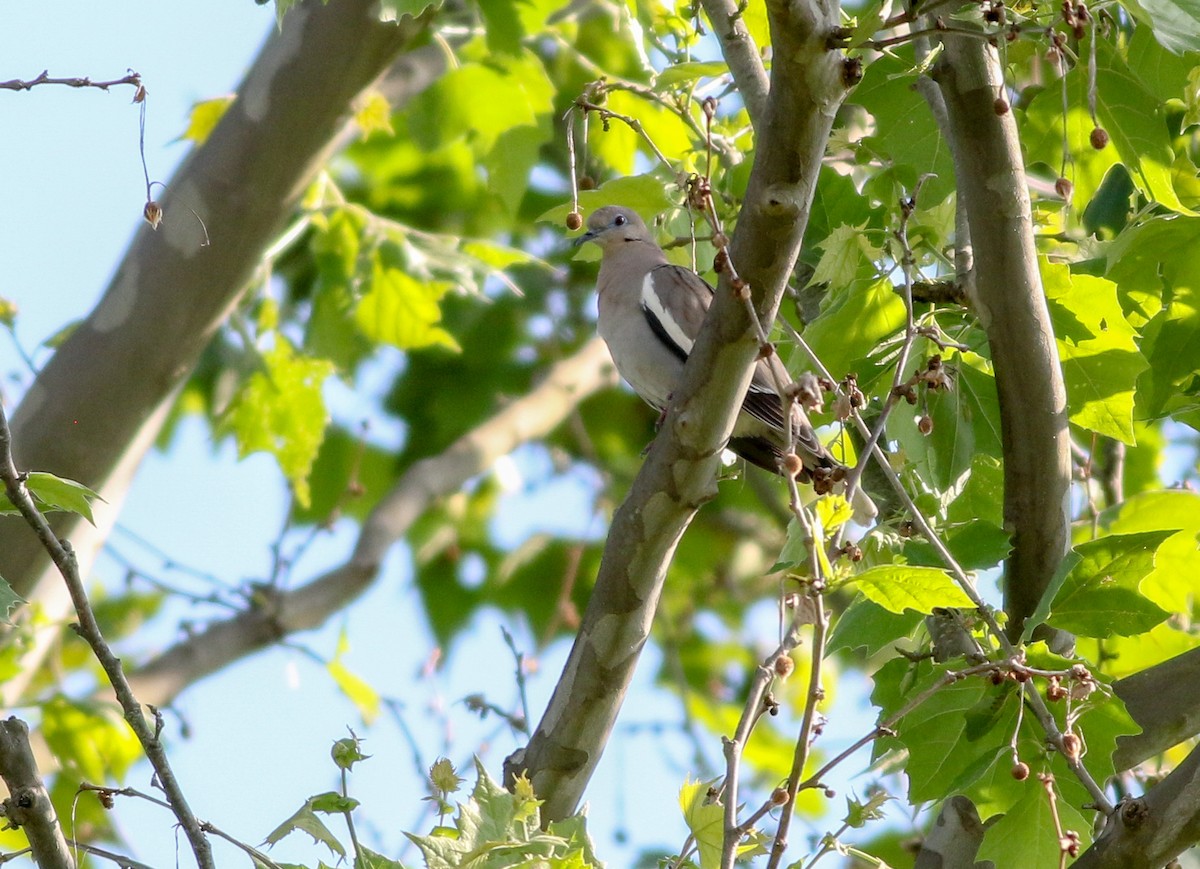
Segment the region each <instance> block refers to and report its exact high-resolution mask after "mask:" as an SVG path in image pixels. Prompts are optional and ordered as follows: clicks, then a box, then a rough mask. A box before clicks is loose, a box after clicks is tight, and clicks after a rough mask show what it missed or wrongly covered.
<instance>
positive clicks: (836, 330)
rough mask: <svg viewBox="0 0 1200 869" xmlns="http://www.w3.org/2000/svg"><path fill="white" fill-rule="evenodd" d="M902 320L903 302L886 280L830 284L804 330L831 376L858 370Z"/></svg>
mask: <svg viewBox="0 0 1200 869" xmlns="http://www.w3.org/2000/svg"><path fill="white" fill-rule="evenodd" d="M904 322H905V313H904V302H903V301H902V300H901V299H900V297H899V296H898V295H897V294H896V291H895V288H894V287H893V286H892V285H891V283H890V282H889V281H887V280H878V281H872V282H870V283H863V282H861V281H855V282H854V283H851V284H850V285H848V286H833V287H831V289H830V293H829V295H828V296H827V297H826V301H825V302H824V303H823V304H822V307H821V315H820V316H819V317H817V319H816V320H814V321H813V322H812V323H810V324H809V326H808V328H806V329H805V330H804V338H805V340H806V341H807V342H808V343H809V344H810V345H811V346H812V347H813V348H814V349H815V350H816V352H817V354H818V355H819V356H820V357H821V359H822V361H823V362H824V363H825V367H827V368H828V369H829V370H830V372H832V373H833V376H834V377H841V376H843V375H844V374H845V373H846V372H848V371H860V370H862V366H863V365H864V360H865V359H866V358H867V357H868V356H870V355H871V352H872V351H873V350H875V349H876V347H877V345H878V344H879V343H880V342H881V341H883V340H884V339H885V338H889V337H891V336H892V335H894V334H895V333H896V331H897V330H898V329H901V328H903V326H904Z"/></svg>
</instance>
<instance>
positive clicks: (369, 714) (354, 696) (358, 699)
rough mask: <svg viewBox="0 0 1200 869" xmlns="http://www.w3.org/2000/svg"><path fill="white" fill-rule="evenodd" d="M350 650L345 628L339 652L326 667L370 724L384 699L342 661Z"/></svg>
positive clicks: (338, 648)
mask: <svg viewBox="0 0 1200 869" xmlns="http://www.w3.org/2000/svg"><path fill="white" fill-rule="evenodd" d="M349 650H350V639H349V637H347V636H346V631H345V630H344V629H343V630H342V632H341V633H340V634H339V635H338V644H337V652H336V653H335V654H334V656H333V660H332V661H330V662H329V663H328V664H326V665H325V669H326V670H327V671H328V672H329V675H330V676H331V677H333V681H334V682H336V683H337V686H338V688H340V689H341V692H342V693H343V694H345V695H346V698H347V699H348V700H349V701H350V702H351V703H353V704H354V706H355V708H356V709H358V714H359V715H361V716H362V720H363V724H367V725H370V724H371V722H373V721H374V720H375V719H376V718H378V717H379V709H380V707H381V706H382V701H381V700H380V699H379V692H378V691H376V690H375V689H374V688H372V687H371V686H370V685H368V684H367V683H366V682H365V681H363V679H361V678H360V677H359V676H356V675H355V674H353V673H351V672H350V670H349V669H347V667H346V665H345V664H343V663H342V658H343V657H344V656H345V654H346V652H348V651H349Z"/></svg>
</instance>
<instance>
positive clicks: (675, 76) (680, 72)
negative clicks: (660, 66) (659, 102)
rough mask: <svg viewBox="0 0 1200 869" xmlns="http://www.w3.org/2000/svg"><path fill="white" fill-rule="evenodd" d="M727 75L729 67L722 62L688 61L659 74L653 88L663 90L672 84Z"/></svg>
mask: <svg viewBox="0 0 1200 869" xmlns="http://www.w3.org/2000/svg"><path fill="white" fill-rule="evenodd" d="M728 73H729V67H728V65H726V63H725V61H723V60H706V61H697V60H689V61H686V62H684V63H676V64H672V65H671V66H668V67H667V68H666V69H664V70H663V71H662V72H660V73H659V74H658V76H657V77H656V78H655V79H654V87H655V88H656V89H659V90H663V89H665V88H668V87H670V86H671V85H673V84H681V83H682V82H691V81H695V80H696V79H698V78H716V77H718V76H722V75H727V74H728Z"/></svg>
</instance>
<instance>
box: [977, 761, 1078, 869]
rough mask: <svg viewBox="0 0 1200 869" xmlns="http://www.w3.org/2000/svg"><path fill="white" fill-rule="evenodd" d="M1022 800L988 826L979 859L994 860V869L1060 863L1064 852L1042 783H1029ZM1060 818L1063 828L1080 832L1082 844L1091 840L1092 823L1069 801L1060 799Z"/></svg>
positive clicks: (1023, 867) (1058, 807)
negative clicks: (1059, 842)
mask: <svg viewBox="0 0 1200 869" xmlns="http://www.w3.org/2000/svg"><path fill="white" fill-rule="evenodd" d="M1023 791H1024V793H1023V795H1022V797H1021V799H1020V800H1019V801H1018V802H1017V804H1016V805H1015V806H1013V807H1012V808H1011V809H1010V810H1009V811H1008V812H1007V813H1005V815H1004V816H1003V817H1001V818H1000V819H999V820H998V821H996V822H995V823H993V824H991V825H990V826H988V827H987V828H986V830H985V832H984V835H983V844H982V845H981V846H980V848H979V853H978V855H977V859H978V860H991V861H992V863H993V865H994V866H995V869H1027V867H1032V866H1058V865H1060V864H1059V856H1060V854H1061V851H1060V850H1059V846H1058V832H1057V827H1056V826H1055V821H1054V817H1055V816H1054V812H1053V811H1052V810H1051V808H1050V799H1049V796H1048V795H1047V794H1046V791H1045V788H1043V787H1042V785H1041V783H1040V782H1034V781H1032V780H1030V781H1028V782H1026V787H1025V788H1024V789H1023ZM1056 805H1057V812H1058V820H1059V822H1060V823H1061V824H1062V826H1063V829H1064V830H1073V831H1075V832H1076V833H1078V834H1079V836H1080V840H1081V841H1082V842H1083V847H1084V848H1086V847H1087V843H1088V842H1089V841H1090V839H1091V824H1090V822H1089V821H1088V819H1087V818H1085V817H1084V816H1083V815H1082V814H1081V813H1080V812H1079V810H1077V809H1076V808H1075V807H1074V806H1072V805H1071V804H1070V803H1068V802H1067V801H1066V800H1063V799H1059V800H1057V803H1056Z"/></svg>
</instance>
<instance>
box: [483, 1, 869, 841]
mask: <svg viewBox="0 0 1200 869" xmlns="http://www.w3.org/2000/svg"><path fill="white" fill-rule="evenodd" d="M768 11H769V13H770V16H771V34H772V41H773V46H774V56H775V58H776V59H775V63H774V65H773V67H772V71H771V86H770V94H769V97H768V99H767V102H766V106H765V110H764V114H763V117H762V123H761V124H760V125H759V126H758V135H759V138H758V143H757V147H756V152H755V162H754V167H753V169H752V171H751V175H750V183H749V187H748V189H747V193H746V199H745V205H744V206H743V209H742V213H741V216H740V217H739V220H738V225H737V229H736V231H735V233H734V236H733V242H732V246H731V255H732V257H733V261H734V262H735V263H736V267H737V270H738V272H739V273H740V274H741V276H742V277H743V279H745V280H746V281H747V282H748V283H749V284H750V286H751V287H752V289H753V294H754V301H755V305H756V307H757V309H758V311H759V313H760V316H762V318H763V319H764V320H765V321H767V322H770V321H771V320H773V319H774V314H775V311H776V310H777V308H778V305H779V299H780V297H781V296H782V293H783V288H784V285H785V282H786V280H787V277H788V275H789V274H790V273H791V270H792V268H793V266H794V265H795V262H796V257H797V256H798V254H799V251H800V242H801V238H802V236H803V234H804V229H805V227H806V225H807V222H808V215H809V209H810V207H811V203H812V197H813V192H814V190H815V187H816V180H817V173H818V170H819V168H820V161H821V158H822V156H823V155H824V152H825V145H826V142H827V140H828V135H829V129H830V126H831V123H832V120H833V115H834V113H835V112H836V110H837V107H838V106H839V105H840V104H841V101H842V99H843V98H844V96H845V93H846V91H845V86H844V84H843V83H842V79H841V55H840V54H838V53H837V52H830V51H827V50H826V37H827V35H828V34H829V32H830V31H831V30H832V28H833V27H834V26H835V25H836V24H837V10H836V8H835V7H833V6H829V7H821V8H818V7H817V6H815V5H812V6H810V5H808V4H805V3H794V4H791V5H787V4H783V3H772V4H769V9H768ZM757 346H758V345H757V341H756V340H755V338H754V336H753V332H752V330H751V324H750V321H749V317H748V315H747V313H746V311H745V310H744V309H743V307H742V304H741V302H740V301H738V300H737V299H736V298H735V296H734V294H733V293H732V291H731V290H730V287H729V281H728V270H726V271H725V272H724V273H723V274H722V278H721V284H720V287H719V289H718V292H717V297H716V300H715V301H714V303H713V306H712V309H711V311H710V313H709V316H708V318H707V320H706V322H705V325H704V328H703V330H702V331H701V334H700V336H699V339H698V340H697V342H696V345H695V349H694V351H693V353H692V355H691V357H690V358H689V360H688V363H687V366H686V368H685V371H684V377H683V381H682V382H681V383H680V385H679V388H678V389H676V391H675V393H674V397H673V401H672V405H671V408H670V410H669V412H668V415H667V419H666V422H665V424H664V426H663V428H662V431H661V432H660V434H659V437H658V438H656V439H655V441H654V444H653V446H652V447H651V450H650V453H649V456H648V457H647V460H646V464H645V465H644V466H643V468H642V471H641V473H639V474H638V476H637V479H636V480H635V481H634V484H633V488H632V490H631V491H630V494H629V497H628V498H627V499H626V501H625V503H624V504H622V505H621V507H620V509H619V510H618V511H617V513H616V515H615V516H614V517H613V524H612V528H611V529H610V530H609V536H608V541H607V544H606V546H605V550H604V557H603V560H602V563H601V567H600V573H599V576H598V577H597V581H596V588H595V590H594V591H593V593H592V598H591V600H590V601H589V602H588V608H587V611H586V612H585V614H584V617H583V623H582V625H581V627H580V631H579V635H578V637H577V638H576V640H575V645H574V647H573V648H572V649H571V654H570V656H569V658H568V659H567V664H566V667H565V669H564V671H563V674H562V677H561V678H560V680H559V683H558V685H557V687H556V688H555V691H554V696H553V697H552V698H551V700H550V705H549V707H548V708H547V710H546V712H545V714H544V715H543V717H542V720H541V722H540V723H539V725H538V727H537V729H536V730H535V731H534V735H533V738H532V739H531V740H530V742H529V745H528V746H527V747H526V748H525V749H522V750H520V751H518V752H516V753H515V754H514V755H512V756H511V757H510V758H509V759H508V761H507V762H506V764H505V772H506V775H507V776H509V777H510V778H511V776H513V775H516V774H518V773H520V772H521V771H527V772H528V773H529V775H530V778H531V779H532V781H533V785H534V789H535V791H536V792H537V793H538V795H539V796H540V797H542V798H543V799H545V800H546V802H545V805H544V806H543V815H542V817H543V818H544V819H545V820H554V819H558V818H562V817H564V816H566V815H569V814H570V813H571V812H572V811H574V809H575V807H576V805H577V804H578V802H579V799H580V797H581V795H582V793H583V791H584V788H585V787H586V786H587V783H588V781H589V780H590V778H591V775H592V772H593V771H594V769H595V767H596V764H597V763H598V762H599V759H600V755H601V752H602V751H603V750H604V746H605V744H606V742H607V740H608V735H609V733H610V732H611V730H612V727H613V724H614V723H615V721H616V717H617V713H618V711H619V710H620V706H621V703H622V701H623V699H624V696H625V692H626V690H627V688H628V686H629V681H630V679H631V678H632V675H633V671H634V668H635V666H636V664H637V659H638V655H639V654H640V652H641V649H642V647H643V646H644V645H645V642H646V640H647V638H648V637H649V634H650V627H651V623H652V621H653V617H654V611H655V608H656V606H657V604H658V599H659V595H660V593H661V591H662V583H663V581H664V579H665V577H666V571H667V566H668V565H669V563H670V560H671V557H672V555H673V554H674V551H675V546H676V544H677V543H678V541H679V538H680V537H681V536H682V534H683V533H684V531H685V530H686V528H687V526H688V525H689V523H690V522H691V520H692V518H693V516H694V515H695V513H696V510H697V509H699V507H700V505H701V504H702V503H703V502H704V501H706V500H708V499H709V498H711V497H712V496H713V494H714V479H715V474H716V470H717V467H718V461H719V455H720V451H721V448H722V447H723V445H724V443H725V441H726V439H727V438H728V436H729V433H730V431H731V430H732V426H733V420H734V417H735V414H736V412H737V408H738V406H739V404H740V402H741V399H742V396H743V394H744V393H745V390H746V387H747V385H748V383H749V379H750V373H751V363H752V362H753V360H754V358H755V354H756V352H757Z"/></svg>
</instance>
